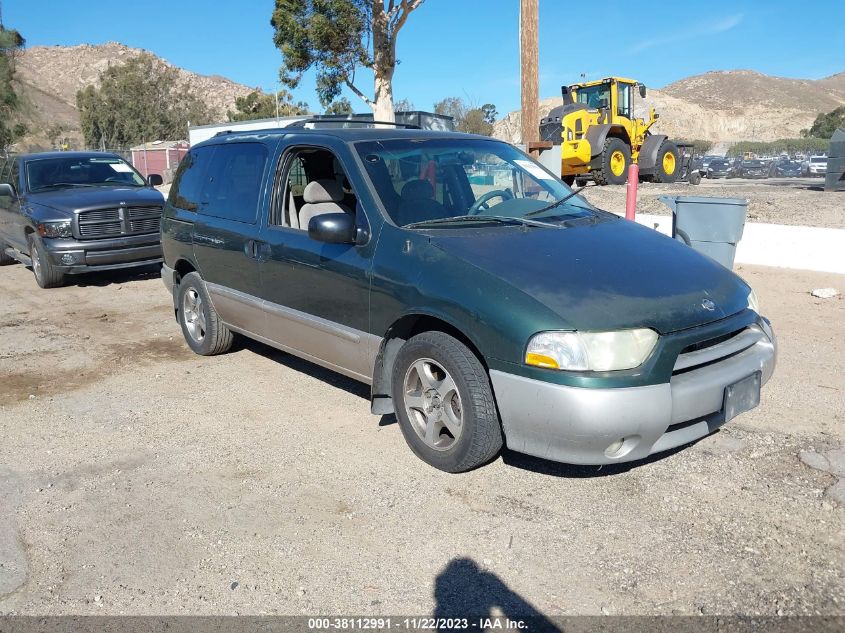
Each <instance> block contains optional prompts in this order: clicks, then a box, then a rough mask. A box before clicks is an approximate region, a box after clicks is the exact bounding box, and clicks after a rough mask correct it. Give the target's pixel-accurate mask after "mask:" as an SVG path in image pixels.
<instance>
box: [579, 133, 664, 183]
mask: <svg viewBox="0 0 845 633" xmlns="http://www.w3.org/2000/svg"><path fill="white" fill-rule="evenodd" d="M675 151H676V152H677V150H675ZM630 164H631V148H630V147H628V144H627V143H626V142H625V141H623V140H622V139H619V138H616V137H610V138H608V139H607V140H606V141H605V142H604V147H603V148H602V151H601V167H600V168H599V169H596V170H594V171H593V179H594V180H595V181H596V184H599V185H624V184H625V183H626V182H627V181H628V166H629V165H630Z"/></svg>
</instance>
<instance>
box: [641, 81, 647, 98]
mask: <svg viewBox="0 0 845 633" xmlns="http://www.w3.org/2000/svg"><path fill="white" fill-rule="evenodd" d="M645 92H646V91H645V86H644V85H643V84H640V97H642V98H643V99H645Z"/></svg>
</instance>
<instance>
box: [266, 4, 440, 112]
mask: <svg viewBox="0 0 845 633" xmlns="http://www.w3.org/2000/svg"><path fill="white" fill-rule="evenodd" d="M423 1H424V0H276V6H275V9H274V11H273V16H272V18H271V19H270V23H271V24H272V25H273V28H274V29H275V34H274V36H273V42H274V43H275V44H276V47H277V48H278V49H279V50H280V51H281V52H282V57H283V63H282V67H281V70H280V71H279V76H280V78H281V80H282V82H283V83H284V84H285V85H287V86H288V87H289V88H296V87H297V86H298V85H299V82H300V80H301V79H302V75H303V74H304V73H305V72H306V71H307V70H309V69H311V68H314V69H315V70H316V72H317V96H318V97H319V99H320V103H321V104H322V105H323V106H324V107H326V106H328V105H329V104H330V103H331V102H332V101H334V100H335V99H336V98H337V97H338V96H339V95H340V93H341V90H342V89H343V87H344V86H346V87H347V88H349V90H351V91H352V92H353V93H355V95H357V96H358V97H359V98H360V99H361V100H362V101H364V103H366V104H367V105H368V106H370V108H372V110H373V116H374V117H375V119H376V120H377V121H393V120H395V119H394V115H393V110H394V108H393V75H394V73H395V71H396V64H397V63H398V61H397V59H396V38H397V37H398V35H399V31H401V30H402V27H403V26H405V23H406V22H407V20H408V16H409V15H410V14H411V13H412V12H413V11H415V10H416V9H418V8H419V7H420V5H421V4H422V3H423ZM360 68H367V69H370V70H372V72H373V77H374V82H373V83H374V85H373V92H372V93H370V94H372V96H369V95H368V94H367V93H365V92H364V90H362V89H361V88H360V86H359V85H358V84H357V83H356V77H355V74H356V71H357V70H358V69H360Z"/></svg>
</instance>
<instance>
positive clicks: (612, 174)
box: [593, 136, 631, 185]
mask: <svg viewBox="0 0 845 633" xmlns="http://www.w3.org/2000/svg"><path fill="white" fill-rule="evenodd" d="M630 164H631V148H630V147H628V144H627V143H626V142H625V141H623V140H622V139H620V138H616V137H613V136H612V137H610V138H608V139H607V140H606V141H605V142H604V147H603V148H602V152H601V167H600V168H599V169H596V170H595V171H593V179H594V180H595V181H596V183H597V184H599V185H624V184H625V183H626V182H628V166H629V165H630Z"/></svg>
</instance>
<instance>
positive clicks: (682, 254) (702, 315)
mask: <svg viewBox="0 0 845 633" xmlns="http://www.w3.org/2000/svg"><path fill="white" fill-rule="evenodd" d="M429 235H430V239H431V243H432V245H433V246H435V247H436V248H439V249H441V250H443V251H444V252H446V253H448V254H449V255H450V256H452V257H456V258H459V259H461V260H463V261H465V262H466V263H468V264H471V265H473V266H475V267H478V268H480V269H482V270H483V271H485V272H487V273H488V274H491V275H493V276H495V277H498V278H499V279H501V280H502V281H503V282H505V283H508V284H510V285H511V286H513V287H514V288H516V289H518V290H520V291H521V292H523V293H525V294H527V295H529V296H530V297H532V298H533V299H535V300H536V301H538V302H540V303H541V304H543V305H544V306H546V307H547V308H549V309H550V310H552V311H553V312H555V313H556V314H557V315H559V316H560V317H561V319H562V321H563V322H564V324H565V326H564V327H565V328H571V329H577V330H613V329H626V328H636V327H650V328H653V329H655V330H657V331H658V332H660V333H662V334H665V333H669V332H674V331H677V330H683V329H687V328H691V327H696V326H699V325H704V324H705V323H710V322H713V321H718V320H720V319H722V318H725V317H727V316H730V315H732V314H736V313H738V312H740V311H742V310H744V309H745V308H746V307H747V306H748V294H749V292H750V288H749V287H748V286H747V285H746V284H745V282H743V281H742V279H740V278H739V277H738V276H737V275H735V274H733V273H732V272H731V271H730V270H728V269H726V268H724V267H723V266H721V265H720V264H718V263H717V262H716V261H714V260H712V259H710V258H709V257H705V256H704V255H701V254H699V253H697V252H695V251H694V250H692V249H691V248H689V247H688V246H686V245H684V244H683V243H681V242H678V241H676V240H673V239H671V238H669V237H666V236H665V235H661V234H660V233H658V232H657V231H655V230H652V229H648V228H645V227H642V226H640V225H638V224H635V223H634V222H628V221H625V220H622V219H616V218H610V219H600V220H599V221H598V223H596V224H590V225H583V224H582V225H580V226H577V225H576V226H573V227H571V228H560V229H556V228H555V229H552V228H549V229H545V228H527V229H526V228H521V227H515V228H511V227H494V228H485V229H474V228H471V227H466V228H462V229H436V230H432V231H430V233H429ZM705 300H709V301H705ZM711 302H712V304H715V305H712V304H711ZM705 305H706V307H705ZM708 307H709V308H711V309H708Z"/></svg>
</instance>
